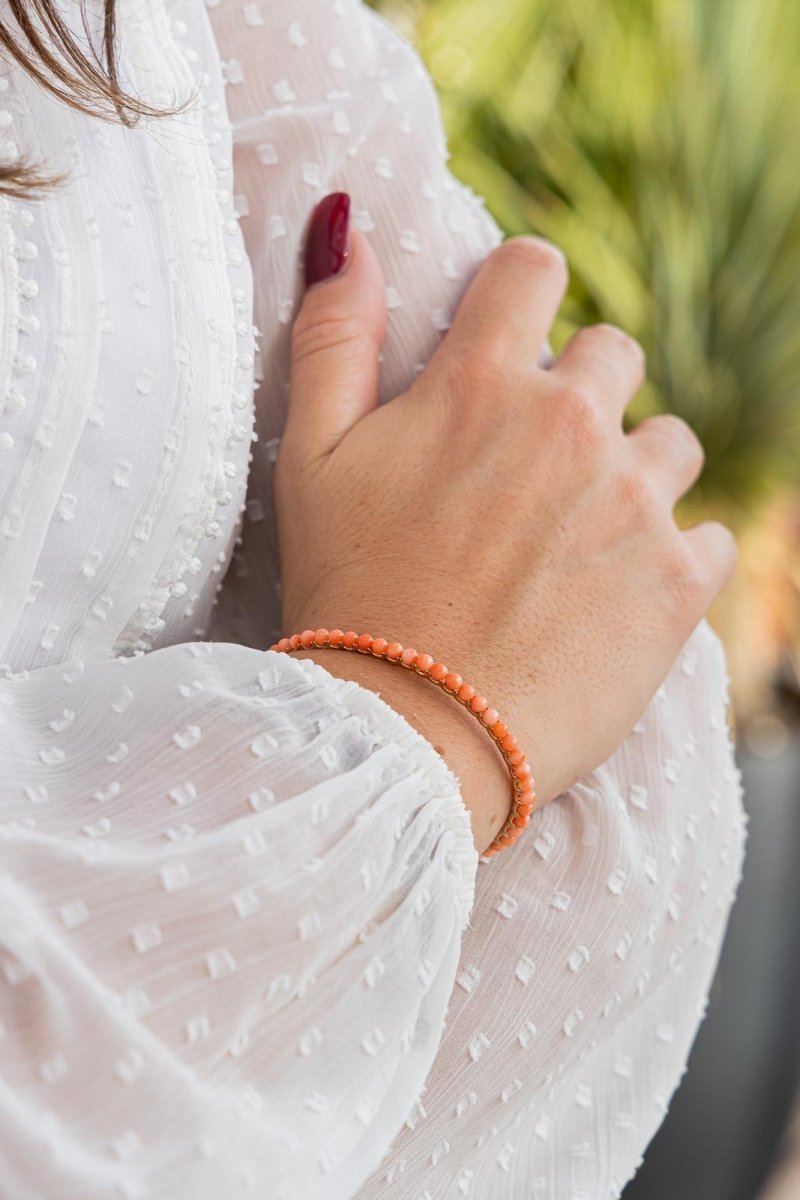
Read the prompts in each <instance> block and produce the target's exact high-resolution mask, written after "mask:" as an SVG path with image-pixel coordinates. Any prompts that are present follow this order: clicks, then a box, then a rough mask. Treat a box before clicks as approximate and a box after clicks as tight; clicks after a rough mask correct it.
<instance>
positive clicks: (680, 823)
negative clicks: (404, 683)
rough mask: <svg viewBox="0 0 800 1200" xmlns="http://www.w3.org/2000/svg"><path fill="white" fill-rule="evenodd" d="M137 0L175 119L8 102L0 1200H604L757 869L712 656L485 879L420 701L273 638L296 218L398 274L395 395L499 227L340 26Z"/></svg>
mask: <svg viewBox="0 0 800 1200" xmlns="http://www.w3.org/2000/svg"><path fill="white" fill-rule="evenodd" d="M60 8H61V12H62V15H63V17H64V20H65V21H67V22H68V23H69V24H70V26H71V27H72V29H73V30H74V31H75V32H76V33H77V34H78V35H82V26H81V23H80V14H79V11H78V6H76V5H73V4H72V3H71V2H69V3H68V2H67V0H61V3H60ZM117 10H118V36H119V43H120V56H119V62H120V77H121V80H122V82H123V84H124V85H125V86H127V87H129V88H130V89H131V90H133V91H135V92H137V93H138V94H140V95H141V96H143V97H144V98H145V99H148V100H150V101H151V102H153V103H154V104H160V105H161V104H169V103H173V102H175V101H176V100H182V99H185V98H186V97H187V96H188V95H189V94H190V92H191V90H192V89H195V93H196V95H195V100H194V102H193V103H192V105H191V106H190V107H189V108H188V109H187V110H186V111H185V112H183V113H181V114H179V115H178V116H175V117H171V118H167V119H159V120H155V119H147V118H144V119H142V121H141V123H140V124H139V126H138V127H137V128H135V129H126V128H124V127H122V126H120V125H118V124H114V123H107V122H101V121H98V120H95V119H92V118H89V117H87V116H84V115H82V114H80V113H76V112H74V111H73V110H72V109H70V108H68V107H67V106H65V105H62V104H59V103H58V102H57V101H55V99H54V98H51V97H49V96H48V95H46V94H45V93H44V92H42V91H41V90H40V89H38V88H37V87H36V85H35V84H34V83H33V82H32V81H31V80H30V79H28V78H27V77H26V76H25V75H24V74H23V73H22V72H21V71H19V69H18V68H17V67H16V66H15V65H13V64H10V63H5V64H4V67H3V71H2V73H0V153H1V154H2V155H3V156H4V157H5V158H6V159H8V160H10V159H13V158H14V157H15V155H16V154H18V153H20V152H25V153H27V154H29V155H30V156H31V157H32V158H33V159H34V160H35V161H39V160H42V159H44V160H46V163H47V166H48V168H49V169H52V170H68V171H69V172H70V176H71V181H70V183H69V185H68V186H67V187H66V188H62V189H60V190H58V191H56V192H54V193H53V194H52V195H50V196H48V197H47V198H46V199H44V200H41V201H37V202H26V201H17V200H11V199H9V198H2V197H0V306H2V320H0V374H1V375H2V378H1V379H0V662H2V663H3V664H4V670H3V672H2V678H0V1194H2V1196H3V1197H9V1200H116V1198H118V1197H123V1198H133V1200H135V1198H140V1197H141V1198H143V1200H166V1198H169V1200H190V1198H191V1200H220V1197H224V1198H225V1200H237V1198H239V1197H241V1198H246V1197H255V1196H258V1197H259V1198H261V1200H266V1198H269V1200H311V1198H313V1200H351V1198H357V1200H366V1198H369V1200H375V1198H377V1197H381V1198H383V1197H389V1198H391V1200H461V1198H463V1197H467V1198H470V1197H472V1198H473V1200H528V1198H529V1197H530V1198H535V1200H603V1198H606V1197H609V1198H610V1197H617V1196H619V1194H620V1192H621V1191H622V1188H623V1186H624V1184H625V1183H626V1181H627V1180H628V1179H629V1178H630V1176H631V1175H632V1173H633V1172H634V1171H635V1169H636V1166H637V1164H638V1162H639V1160H640V1158H641V1155H642V1153H643V1151H644V1149H645V1147H646V1145H647V1143H648V1141H649V1139H650V1138H651V1136H652V1134H653V1133H654V1131H655V1130H656V1128H657V1127H658V1125H659V1123H660V1121H661V1120H662V1118H663V1115H664V1112H665V1110H666V1107H667V1105H668V1103H669V1100H670V1097H671V1095H672V1094H673V1092H674V1090H675V1087H676V1086H677V1083H678V1081H679V1079H680V1077H681V1074H682V1072H683V1070H684V1068H685V1064H686V1060H687V1056H688V1052H689V1049H690V1046H691V1043H692V1039H693V1037H694V1035H695V1033H696V1030H697V1027H698V1023H699V1021H700V1019H701V1016H702V1013H703V1010H704V1005H705V1002H706V997H707V994H708V988H709V986H710V981H711V979H712V976H713V972H714V968H715V965H716V961H717V958H718V954H719V948H720V944H721V939H722V936H723V932H724V928H725V924H726V921H727V917H728V913H729V910H730V906H731V903H732V900H733V896H734V892H735V888H736V885H737V882H738V879H739V876H740V870H741V861H742V853H743V845H744V826H745V821H744V815H743V810H742V804H741V786H740V780H739V774H738V771H737V770H736V767H735V765H734V760H733V753H732V747H731V743H730V738H729V735H728V727H727V722H726V704H725V702H726V669H725V661H724V656H723V653H722V649H721V646H720V643H719V641H718V639H717V638H716V636H715V635H714V634H713V633H712V632H711V630H710V629H709V627H708V626H707V625H706V624H705V623H702V624H701V625H700V626H699V627H698V628H697V630H696V631H695V632H694V634H693V635H692V637H691V638H690V639H689V641H688V642H687V644H686V646H685V647H684V648H683V651H682V653H681V655H680V656H679V658H678V660H677V662H676V663H675V665H674V667H673V669H672V671H671V672H670V675H669V677H668V678H667V680H666V681H665V683H664V684H663V686H662V687H661V688H660V690H659V692H658V694H657V695H656V697H655V699H654V700H653V702H652V704H651V705H650V708H649V709H648V711H647V713H646V714H645V716H644V717H643V718H642V720H641V721H640V722H639V723H638V724H637V726H636V728H635V729H634V730H633V731H632V733H631V734H630V735H629V737H628V738H627V739H626V740H625V742H624V743H623V745H622V746H621V747H620V749H619V751H618V752H617V753H616V754H615V755H614V756H613V758H612V759H611V760H610V761H609V762H608V763H606V764H605V765H604V766H603V767H602V768H600V769H598V770H597V771H595V772H593V773H592V775H591V776H589V777H587V778H586V779H584V780H582V781H581V782H580V783H579V784H577V785H576V786H575V787H574V788H571V789H570V790H569V792H567V793H565V794H564V795H563V796H562V797H560V798H559V799H558V800H557V801H556V802H554V803H553V804H551V805H549V806H548V807H547V808H546V809H544V810H543V811H542V812H540V813H538V814H536V816H535V818H534V822H533V824H532V825H531V827H530V829H529V830H528V831H527V832H526V834H525V836H524V837H523V838H522V839H521V841H520V842H519V843H518V845H517V846H516V847H515V848H514V850H513V852H512V853H504V854H501V855H499V856H497V857H496V858H495V859H493V860H492V861H491V863H486V864H478V862H477V856H476V854H475V851H474V848H473V846H472V840H471V836H470V825H469V816H468V814H467V812H466V810H465V809H464V806H463V804H462V802H461V798H460V794H459V788H458V781H457V780H456V779H455V777H454V776H453V775H452V773H451V772H450V771H449V770H448V769H447V767H446V766H445V764H444V763H443V761H442V760H441V758H440V757H439V756H438V755H437V754H436V753H435V751H434V750H433V748H432V747H431V746H430V745H429V744H428V742H427V741H425V740H424V739H423V738H421V737H419V736H418V735H417V734H416V733H415V732H414V731H413V730H412V729H411V727H410V726H409V725H408V724H407V723H406V722H405V720H404V719H403V718H402V717H401V716H399V715H398V714H396V713H394V712H393V711H392V710H391V709H389V708H388V707H387V706H386V705H384V704H383V703H382V701H381V700H380V699H379V698H378V697H376V696H374V695H373V694H372V693H371V692H368V691H365V690H363V689H361V688H359V687H357V686H356V685H354V684H349V683H344V682H341V681H338V680H335V679H333V678H332V677H331V676H330V675H329V674H328V673H327V672H326V671H325V670H324V669H323V668H322V667H320V666H316V665H314V664H309V663H301V662H298V661H295V660H292V659H289V658H287V657H285V656H278V655H275V654H271V653H269V652H265V651H263V649H261V648H262V647H263V646H266V645H269V644H271V643H272V642H273V641H274V640H275V638H276V637H277V636H278V635H279V633H280V632H281V630H280V629H279V609H280V600H279V589H280V585H279V575H278V562H277V552H276V540H275V526H274V518H273V511H272V501H271V492H272V482H271V473H272V467H273V464H274V462H275V457H276V453H277V448H278V445H279V439H280V436H281V432H282V429H283V423H284V420H285V412H286V397H287V390H288V342H289V330H290V325H291V321H292V319H293V316H294V314H295V313H296V311H297V305H298V301H299V298H300V296H301V292H302V277H301V272H300V257H299V254H300V247H301V245H302V240H303V233H304V230H305V227H306V223H307V219H308V215H309V213H310V210H311V208H312V207H313V205H314V203H315V202H316V201H317V200H318V199H320V198H321V197H322V196H323V195H324V194H325V193H327V192H329V191H334V190H345V191H348V192H349V193H350V194H351V196H352V198H353V213H354V220H355V223H356V224H357V225H358V226H359V228H361V229H362V230H363V231H364V232H365V233H366V234H367V235H368V236H369V237H370V238H371V239H372V241H373V244H374V246H375V249H376V251H377V253H378V255H379V258H380V260H381V263H382V265H383V269H384V271H385V274H386V280H387V291H386V301H387V307H388V310H389V332H388V337H387V341H386V345H385V348H384V354H383V361H382V369H381V393H382V398H383V399H384V400H388V399H390V398H391V397H392V396H393V395H395V394H396V393H397V392H398V391H400V390H402V389H403V388H405V387H406V386H407V385H408V384H409V382H410V381H411V380H412V379H413V378H414V376H415V374H416V373H417V372H418V371H419V370H421V369H422V367H423V366H424V364H425V362H426V360H427V358H428V357H429V355H430V353H431V351H432V350H433V349H434V347H435V346H436V344H437V343H438V341H439V339H440V338H441V336H442V334H443V332H444V331H445V330H446V329H447V327H448V324H449V322H450V320H451V318H452V314H453V312H454V310H455V307H456V305H457V303H458V300H459V298H460V296H461V295H462V293H463V291H464V288H465V287H466V285H467V284H468V282H469V280H470V278H471V276H472V274H473V273H474V271H475V269H476V267H477V265H478V263H479V262H480V261H481V259H482V258H483V257H484V256H485V254H486V253H487V252H488V251H489V250H490V249H491V248H492V247H493V246H495V245H496V244H497V243H498V242H499V240H500V235H499V232H498V230H497V228H496V226H495V225H494V223H493V222H492V221H491V220H490V218H489V217H488V215H487V213H486V212H485V210H484V208H483V206H482V203H481V201H480V200H479V199H478V198H477V197H475V196H474V195H472V194H471V193H470V192H469V191H468V190H467V189H465V188H464V187H462V186H461V185H459V184H457V183H456V182H455V181H454V180H453V179H452V177H451V176H450V174H449V173H448V170H447V160H446V148H445V144H444V137H443V133H442V128H441V122H440V118H439V113H438V108H437V103H436V98H435V94H434V91H433V88H432V86H431V83H430V80H429V79H428V77H427V75H426V73H425V71H424V69H423V68H422V66H421V64H420V62H419V60H418V58H417V56H416V55H415V53H414V52H413V50H412V49H411V48H410V47H409V46H408V45H407V44H405V43H404V42H403V41H402V40H401V39H400V38H399V37H398V36H397V35H396V34H395V33H393V32H392V31H391V30H390V29H389V28H388V27H387V26H386V25H385V24H384V23H383V22H382V21H381V20H380V19H379V18H378V17H376V16H375V15H374V14H372V13H371V12H370V11H368V10H367V9H365V8H363V7H362V6H361V5H360V4H359V3H357V2H356V0H252V2H247V3H244V2H243V3H239V2H238V0H237V2H234V0H209V2H208V4H207V5H205V4H203V3H202V2H201V0H117ZM88 12H89V16H90V23H91V29H92V34H93V37H94V39H95V45H99V36H100V31H101V29H102V6H101V5H100V4H99V3H98V2H96V0H91V2H90V4H89V5H88ZM323 618H324V614H321V619H323ZM420 686H424V685H422V684H421V685H420ZM534 766H535V764H534Z"/></svg>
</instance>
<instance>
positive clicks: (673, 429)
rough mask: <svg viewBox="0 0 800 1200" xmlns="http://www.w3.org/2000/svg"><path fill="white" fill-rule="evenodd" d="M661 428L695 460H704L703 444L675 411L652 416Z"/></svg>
mask: <svg viewBox="0 0 800 1200" xmlns="http://www.w3.org/2000/svg"><path fill="white" fill-rule="evenodd" d="M653 419H654V421H657V422H658V423H659V425H660V427H661V429H662V430H663V431H664V432H665V433H666V434H667V435H668V436H669V437H671V438H673V439H674V440H675V441H676V442H680V443H682V444H683V445H684V446H685V447H686V449H687V450H688V452H689V454H690V455H691V457H692V458H693V459H694V460H696V461H697V462H701V463H702V462H704V461H705V451H704V450H703V444H702V442H701V441H700V439H699V437H698V436H697V434H696V433H695V432H694V430H693V429H692V427H691V425H688V424H687V423H686V421H684V420H683V418H682V417H679V416H678V415H677V414H676V413H664V414H663V415H662V416H659V417H654V418H653Z"/></svg>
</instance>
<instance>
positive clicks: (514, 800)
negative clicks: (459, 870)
mask: <svg viewBox="0 0 800 1200" xmlns="http://www.w3.org/2000/svg"><path fill="white" fill-rule="evenodd" d="M270 650H275V651H277V652H278V653H279V654H290V653H291V652H292V651H293V650H355V651H357V652H358V653H359V654H370V655H372V657H373V658H383V659H385V660H386V662H389V663H394V664H395V666H400V667H405V668H406V669H407V670H409V671H415V672H416V674H417V675H422V676H423V678H425V679H427V680H429V681H430V682H431V683H435V684H436V686H437V687H440V688H441V689H442V690H443V691H445V692H447V693H448V694H449V695H450V696H452V697H453V699H454V700H457V701H458V702H459V704H461V705H463V707H464V708H466V710H467V712H470V713H472V715H473V717H475V718H476V720H478V721H480V723H481V724H482V725H483V727H484V728H485V729H486V731H487V733H489V734H490V736H491V737H492V739H493V740H494V742H495V744H496V746H497V748H498V750H499V751H500V753H501V754H502V755H503V758H504V759H505V763H506V766H507V767H508V771H509V775H510V776H511V792H512V795H511V809H510V811H509V814H508V817H507V818H506V822H505V825H504V826H503V828H502V829H501V830H500V832H499V833H498V834H497V836H496V837H495V838H494V840H493V841H492V842H491V843H490V844H489V845H488V846H487V847H486V849H485V850H484V851H483V857H484V858H491V856H492V855H493V854H497V852H498V851H499V850H503V849H505V847H506V846H513V844H514V842H516V840H517V838H518V837H519V836H520V834H521V833H522V831H523V829H525V828H527V826H528V825H529V824H530V820H531V813H532V812H533V807H534V805H535V803H536V792H535V790H534V782H533V776H532V775H531V769H530V767H529V765H528V763H527V762H526V760H525V755H524V754H523V752H522V750H521V749H520V746H519V743H518V741H517V739H516V738H515V737H514V735H513V733H510V732H509V729H508V726H507V725H506V724H505V723H504V722H503V721H501V720H500V715H499V713H497V712H496V710H495V709H493V708H490V707H489V702H488V700H486V699H485V698H484V697H483V696H481V695H479V694H478V693H477V692H476V691H475V688H474V687H472V686H471V684H469V683H465V682H464V680H463V679H462V678H461V676H460V675H458V674H456V672H455V671H451V670H449V668H448V667H446V666H445V665H444V663H440V662H435V661H434V659H433V658H431V656H430V654H417V652H416V650H411V649H406V648H404V647H403V646H401V645H400V643H399V642H389V641H387V640H386V638H381V637H377V638H374V637H372V636H371V634H369V633H360V634H359V633H354V632H353V631H352V630H351V631H350V632H349V633H343V632H342V630H341V629H331V630H328V629H317V630H316V631H315V630H313V629H306V630H305V632H303V633H294V634H292V636H291V637H285V638H281V639H280V641H278V642H276V643H275V645H274V646H270Z"/></svg>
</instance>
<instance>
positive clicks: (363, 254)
mask: <svg viewBox="0 0 800 1200" xmlns="http://www.w3.org/2000/svg"><path fill="white" fill-rule="evenodd" d="M305 278H306V287H307V291H306V294H305V297H304V299H303V304H302V306H301V308H300V311H299V313H298V315H297V318H296V320H295V323H294V328H293V330H292V379H291V394H290V402H289V416H288V419H287V424H286V430H285V433H284V437H283V444H282V453H284V454H285V453H287V452H288V453H290V454H298V455H301V456H302V457H303V458H304V459H305V458H311V459H318V458H321V457H324V456H325V455H326V454H330V452H331V451H332V450H334V449H335V448H336V446H337V445H338V444H339V442H340V441H341V440H342V438H343V437H344V436H345V434H346V433H347V432H348V430H350V429H351V428H352V427H353V425H355V424H356V422H357V421H359V420H360V419H361V417H363V416H365V415H366V413H368V412H370V411H371V410H372V409H373V408H374V407H375V406H376V404H377V402H378V354H379V352H380V347H381V343H382V342H383V338H384V334H385V332H386V299H385V291H384V280H383V274H382V272H381V269H380V266H379V264H378V260H377V259H376V257H375V254H374V253H373V251H372V248H371V246H370V245H369V242H368V241H367V239H366V238H365V237H364V236H363V235H362V234H361V233H360V232H359V231H358V230H353V231H352V232H351V230H350V197H349V196H348V195H346V194H345V193H344V192H335V193H333V195H330V196H326V197H325V199H324V200H322V201H321V202H320V203H319V204H318V205H317V207H316V209H315V210H314V213H313V215H312V218H311V225H310V227H309V232H308V237H307V241H306V259H305ZM287 443H288V445H287Z"/></svg>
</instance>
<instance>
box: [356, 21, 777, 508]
mask: <svg viewBox="0 0 800 1200" xmlns="http://www.w3.org/2000/svg"><path fill="white" fill-rule="evenodd" d="M378 7H382V8H383V10H384V12H385V13H386V15H388V16H389V17H390V18H391V19H394V20H396V21H397V23H398V24H399V25H400V28H401V29H403V31H404V32H407V33H409V34H410V35H411V36H413V38H414V40H415V42H416V44H417V46H418V47H419V49H420V51H421V53H422V56H423V58H424V59H425V61H426V63H427V65H428V67H429V69H430V70H431V73H432V75H433V78H434V81H435V82H436V84H437V86H438V88H439V91H440V94H441V96H442V102H443V108H444V114H445V121H446V124H447V128H448V133H449V136H450V146H451V153H452V162H451V166H452V168H453V170H454V171H455V173H456V174H457V175H458V176H459V177H460V178H461V179H462V180H464V181H465V182H466V183H467V184H469V185H470V186H471V187H472V188H474V190H475V191H476V192H478V193H480V194H481V195H483V196H485V197H486V200H487V204H488V207H489V208H490V210H491V211H492V212H493V214H494V215H495V217H496V219H497V220H498V221H499V223H500V224H501V226H502V227H503V229H504V230H505V231H506V232H507V233H509V234H512V233H523V232H530V231H536V232H538V233H541V234H543V235H544V236H546V237H549V238H551V239H553V240H554V241H556V242H558V243H559V244H560V245H561V246H562V247H563V248H564V249H565V250H566V252H567V254H568V255H569V258H570V262H571V266H572V273H573V279H572V284H571V288H570V294H569V298H568V301H567V302H566V304H565V306H564V309H563V314H562V318H561V321H560V323H559V327H558V328H557V330H556V342H557V343H560V342H563V340H564V338H565V337H566V336H567V335H568V334H569V332H571V330H572V329H573V328H575V327H576V326H578V325H582V324H585V323H588V322H591V321H596V320H598V319H603V320H609V321H613V322H615V323H616V324H620V325H622V326H624V327H625V328H626V329H628V330H629V331H630V332H631V333H633V334H634V335H635V336H636V337H638V338H639V340H640V341H641V342H642V343H643V344H644V346H645V348H646V350H647V352H648V359H649V371H650V382H649V384H648V385H647V387H646V388H645V389H644V390H643V392H642V393H641V394H640V396H639V398H638V399H637V402H636V404H635V406H634V409H633V416H634V417H635V418H636V419H638V418H641V417H642V416H643V415H645V414H646V413H648V412H656V411H666V410H671V411H673V412H677V413H679V414H680V415H681V416H683V417H685V418H686V419H687V420H688V421H689V422H690V423H691V424H692V425H693V427H694V428H695V429H696V430H697V432H698V433H699V435H700V437H701V438H702V440H703V442H704V444H705V448H706V455H707V466H706V471H705V475H704V481H703V485H702V489H703V490H702V499H703V500H705V501H711V502H713V503H714V504H715V505H718V506H719V505H720V504H722V505H723V506H724V507H725V508H726V509H727V510H728V512H729V514H730V515H731V516H735V514H736V512H737V511H738V513H739V515H742V516H743V515H746V514H747V512H748V511H749V510H751V509H752V507H753V505H754V503H755V502H756V501H757V500H759V499H761V498H763V497H764V496H765V495H767V494H768V493H769V492H771V491H772V489H773V488H774V487H775V486H776V485H778V484H780V483H784V482H786V481H795V482H797V481H798V480H800V286H798V280H799V279H800V153H798V144H799V143H798V116H799V114H800V70H798V57H799V55H800V5H799V4H798V3H797V0H425V2H422V0H406V2H405V3H404V2H403V0H394V2H393V3H391V5H389V4H388V3H384V4H379V5H378ZM389 9H390V11H387V10H389Z"/></svg>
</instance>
